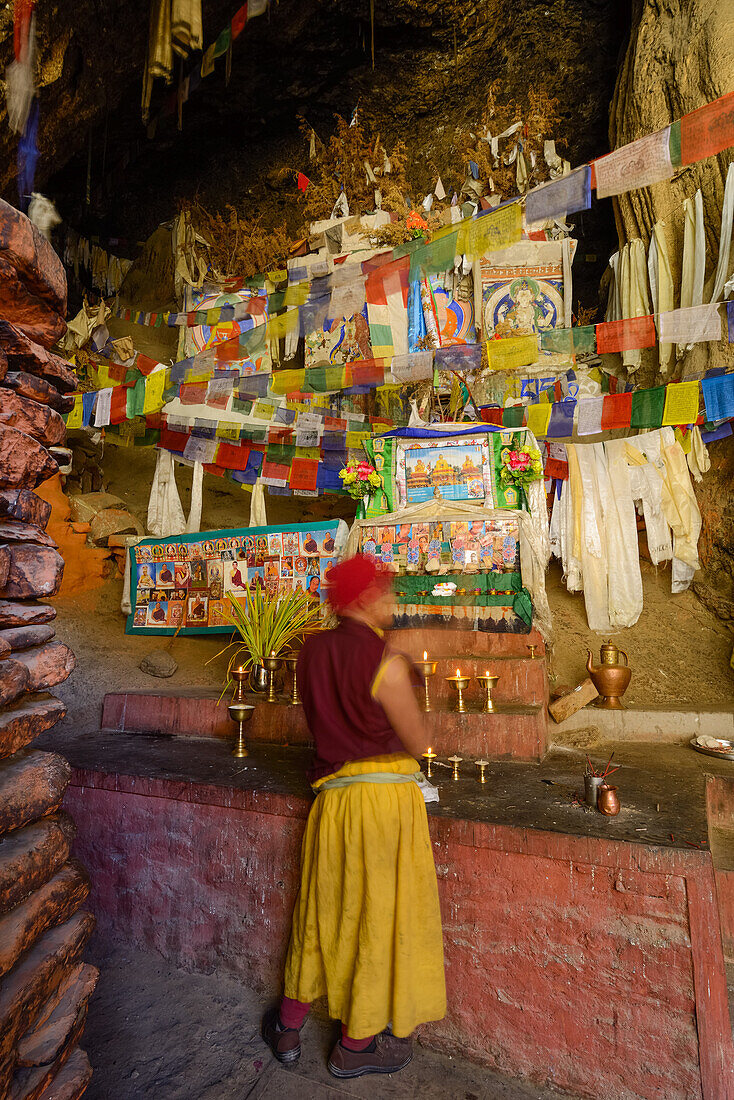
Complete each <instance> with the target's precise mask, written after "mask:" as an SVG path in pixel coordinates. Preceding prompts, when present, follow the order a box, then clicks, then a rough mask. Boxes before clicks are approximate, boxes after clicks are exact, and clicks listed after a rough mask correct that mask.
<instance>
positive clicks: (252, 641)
mask: <svg viewBox="0 0 734 1100" xmlns="http://www.w3.org/2000/svg"><path fill="white" fill-rule="evenodd" d="M228 600H229V607H227V608H225V611H224V615H225V618H226V619H227V620H228V621H229V622H230V623H231V624H232V626H233V627H234V629H235V630H236V631H237V633H238V634H239V639H236V640H235V641H233V642H230V644H229V645H228V646H225V648H224V649H222V650H220V651H219V653H217V654H216V656H215V657H213V658H212V660H216V659H217V657H221V656H222V654H223V653H226V652H227V651H228V650H231V649H234V652H233V653H232V655H231V656H230V658H229V662H228V664H227V676H226V680H225V684H224V689H223V691H222V695H224V694H225V692H226V691H227V690H228V689H230V688H231V687H233V685H234V681H233V680H232V669H233V668H236V667H239V666H240V665H241V666H242V667H243V668H249V669H253V668H254V667H255V666H256V665H261V664H262V663H263V661H264V659H265V658H266V657H270V656H272V655H273V654H274V655H275V656H276V657H280V656H281V655H282V654H283V653H286V652H288V650H293V649H294V648H297V644H298V643H299V642H302V641H303V639H304V637H305V636H306V634H313V633H315V632H316V631H317V630H320V629H321V628H322V625H323V623H322V611H321V606H320V604H318V603H317V602H315V601H314V600H313V599H312V597H310V596H307V595H306V593H305V592H303V591H301V589H300V588H297V589H295V590H294V591H292V592H286V593H284V594H279V595H278V596H275V597H271V596H270V595H269V594H268V592H267V591H266V589H265V588H263V586H262V585H260V584H249V585H248V586H247V596H246V599H245V603H244V607H243V605H242V604H241V603H240V602H239V601H238V600H235V599H233V597H232V596H231V595H230V596H228ZM220 698H221V696H220Z"/></svg>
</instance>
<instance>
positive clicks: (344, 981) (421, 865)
mask: <svg viewBox="0 0 734 1100" xmlns="http://www.w3.org/2000/svg"><path fill="white" fill-rule="evenodd" d="M417 770H418V765H417V764H416V761H415V760H414V759H413V757H411V756H409V755H408V754H407V753H394V754H391V755H389V756H374V757H371V758H370V759H368V760H359V761H355V762H352V763H349V764H345V765H344V767H343V768H341V769H340V770H339V771H338V772H335V773H334V775H337V776H345V775H365V774H368V773H369V772H386V771H389V772H398V773H401V774H403V775H410V774H411V773H413V772H415V771H417ZM334 775H331V776H326V777H324V779H322V780H320V781H319V782H318V783H316V784H315V785H314V786H315V788H316V789H318V787H319V785H320V783H323V782H325V781H326V779H327V778H328V779H333V778H334ZM285 993H286V996H288V997H292V998H293V999H294V1000H297V1001H304V1002H311V1001H313V1000H315V999H316V998H317V997H322V996H324V995H325V996H326V997H327V998H328V1006H329V1014H330V1015H331V1016H332V1017H333V1018H334V1019H337V1020H341V1021H342V1023H343V1024H344V1025H345V1026H346V1029H347V1034H348V1035H350V1036H351V1037H352V1038H353V1039H366V1038H367V1037H368V1036H370V1035H375V1034H377V1033H378V1032H380V1031H382V1030H384V1028H385V1027H386V1026H387V1024H388V1023H391V1024H392V1029H393V1032H394V1034H395V1035H398V1036H400V1037H405V1036H407V1035H410V1033H411V1032H412V1031H413V1029H414V1028H415V1027H416V1026H417V1025H418V1024H421V1023H425V1022H427V1021H428V1020H440V1019H441V1018H442V1017H443V1016H444V1015H445V1012H446V985H445V980H444V969H443V939H442V932H441V913H440V910H439V905H438V888H437V884H436V868H435V865H434V862H433V851H432V849H431V841H430V838H429V836H428V818H427V816H426V806H425V802H424V801H423V795H422V794H421V792H420V790H419V789H418V787H417V785H416V784H415V783H353V784H351V785H350V786H347V787H339V788H335V789H333V790H329V791H323V792H322V793H321V794H319V795H318V797H317V799H316V802H315V804H314V806H313V808H312V809H311V812H310V814H309V817H308V821H307V823H306V832H305V834H304V837H303V845H302V848H301V885H300V889H299V892H298V897H297V898H296V905H295V909H294V912H293V927H292V930H291V940H290V945H289V947H288V956H287V959H286V965H285Z"/></svg>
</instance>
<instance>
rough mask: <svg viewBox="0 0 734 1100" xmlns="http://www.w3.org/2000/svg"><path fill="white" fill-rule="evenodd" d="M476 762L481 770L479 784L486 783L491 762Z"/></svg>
mask: <svg viewBox="0 0 734 1100" xmlns="http://www.w3.org/2000/svg"><path fill="white" fill-rule="evenodd" d="M474 762H475V764H476V766H477V767H478V768H479V782H480V783H486V782H487V776H486V771H487V768H488V767H489V760H475V761H474Z"/></svg>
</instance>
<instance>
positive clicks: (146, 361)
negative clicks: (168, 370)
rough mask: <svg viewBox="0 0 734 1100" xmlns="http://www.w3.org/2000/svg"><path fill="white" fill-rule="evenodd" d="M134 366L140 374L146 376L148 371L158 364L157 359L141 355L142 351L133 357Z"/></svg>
mask: <svg viewBox="0 0 734 1100" xmlns="http://www.w3.org/2000/svg"><path fill="white" fill-rule="evenodd" d="M135 366H136V367H137V368H138V370H139V371H140V373H141V374H143V375H145V377H146V378H147V376H148V375H149V374H150V372H151V371H152V370H153V369H154V368H155V367H157V366H158V360H157V359H151V358H150V356H149V355H143V354H142V352H138V354H137V356H136V358H135Z"/></svg>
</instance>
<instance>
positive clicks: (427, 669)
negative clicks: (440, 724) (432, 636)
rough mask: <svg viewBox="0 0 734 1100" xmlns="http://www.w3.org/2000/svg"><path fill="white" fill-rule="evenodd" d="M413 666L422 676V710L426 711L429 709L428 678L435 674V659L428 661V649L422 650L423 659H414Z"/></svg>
mask: <svg viewBox="0 0 734 1100" xmlns="http://www.w3.org/2000/svg"><path fill="white" fill-rule="evenodd" d="M415 667H416V668H417V669H418V671H419V672H420V674H421V676H422V677H423V710H424V711H425V712H426V713H428V711H429V710H431V696H430V694H429V692H428V680H429V677H431V676H435V674H436V661H430V660H429V659H428V651H427V650H425V649H424V650H423V660H422V661H416V662H415Z"/></svg>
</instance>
